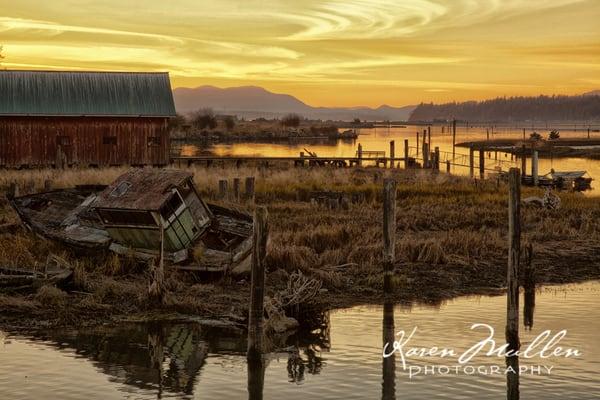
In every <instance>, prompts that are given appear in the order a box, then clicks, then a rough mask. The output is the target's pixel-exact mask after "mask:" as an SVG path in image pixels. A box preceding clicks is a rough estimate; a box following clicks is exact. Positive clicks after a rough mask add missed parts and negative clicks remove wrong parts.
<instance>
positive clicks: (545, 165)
mask: <svg viewBox="0 0 600 400" xmlns="http://www.w3.org/2000/svg"><path fill="white" fill-rule="evenodd" d="M599 127H600V126H598V125H593V126H592V129H598V128H599ZM423 128H424V127H422V126H412V125H408V126H407V127H406V128H398V127H392V128H389V129H388V128H387V127H386V128H375V129H360V130H359V133H360V136H359V138H358V139H356V140H327V139H321V140H310V139H303V140H301V141H300V140H296V139H293V140H290V141H286V142H277V143H255V142H251V143H238V142H236V143H219V144H200V143H198V142H195V143H182V142H174V149H173V152H174V154H175V155H183V156H196V155H208V154H214V155H219V156H224V155H231V156H294V157H295V156H298V155H299V153H300V152H301V151H304V149H305V148H306V149H308V150H310V151H313V152H316V153H317V155H319V156H331V157H334V156H337V157H342V156H345V157H348V156H354V155H355V154H356V150H357V147H358V144H359V143H360V144H362V146H363V150H367V151H385V152H386V155H389V142H390V140H394V141H395V143H396V157H403V155H404V139H408V140H409V146H410V147H411V148H416V132H417V131H420V132H422V131H423ZM526 129H527V134H526V135H527V137H528V136H529V134H530V133H531V132H532V129H531V128H530V127H529V128H526ZM488 130H489V132H490V139H501V138H515V137H518V138H521V137H522V136H523V130H522V129H521V128H518V129H517V128H512V127H496V128H494V129H493V130H492V129H490V128H485V127H483V128H482V127H473V128H471V127H470V128H468V129H467V128H466V127H464V126H462V127H461V126H458V127H457V135H456V142H457V143H460V142H466V141H473V140H483V139H486V138H487V131H488ZM536 131H537V132H539V133H540V134H542V136H544V137H547V136H548V132H549V130H548V129H546V128H545V127H543V128H536ZM560 135H561V137H562V138H581V137H587V126H586V130H582V127H581V126H580V127H579V128H577V130H574V127H573V126H572V125H570V126H569V127H568V128H567V127H565V129H560ZM431 136H432V140H431V141H432V146H433V147H435V146H438V147H439V148H440V151H441V152H447V153H448V156H450V154H451V153H452V134H451V130H449V129H448V127H444V132H442V127H441V126H433V127H432V131H431ZM591 138H595V139H600V133H598V132H591ZM419 143H420V144H422V134H421V136H420V142H419ZM419 152H420V149H419ZM456 153H457V154H464V155H466V157H468V153H469V151H468V149H466V148H461V147H457V148H456ZM415 155H416V154H415V149H411V156H415ZM444 156H445V155H444V154H442V157H441V159H442V162H443V161H445V157H444ZM466 157H465V158H464V159H463V160H457V161H458V162H457V163H459V164H464V165H468V158H466ZM496 158H497V159H498V160H500V163H501V164H502V165H499V164H500V163H499V162H498V161H497V160H496ZM510 162H511V155H510V154H508V153H503V152H498V154H497V155H496V154H495V153H493V152H492V153H489V154H488V158H487V159H486V168H490V169H493V168H494V167H495V166H496V165H499V166H501V167H502V169H503V170H505V171H506V170H508V168H509V167H510ZM475 163H476V168H477V166H478V165H479V164H478V159H477V155H476V160H475ZM513 165H514V166H518V167H520V163H519V164H518V165H517V164H516V161H515V164H513ZM441 168H442V169H443V170H445V167H444V166H441ZM530 168H531V164H530V163H529V162H528V173H531V169H530ZM552 168H554V169H555V170H556V171H588V173H589V174H590V176H592V178H596V179H600V160H590V159H585V158H557V159H550V158H541V159H540V161H539V172H540V174H541V175H543V174H546V173H549V172H550V169H552ZM452 172H453V173H456V174H461V175H467V174H468V173H469V169H468V167H460V166H456V167H454V166H453V167H452ZM592 186H595V185H594V184H593V183H592ZM591 193H592V194H593V195H600V191H598V190H596V191H592V192H591Z"/></svg>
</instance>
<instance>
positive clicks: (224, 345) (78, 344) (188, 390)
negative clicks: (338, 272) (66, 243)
mask: <svg viewBox="0 0 600 400" xmlns="http://www.w3.org/2000/svg"><path fill="white" fill-rule="evenodd" d="M522 303H523V302H522ZM505 304H506V303H505V297H504V296H498V297H462V298H458V299H454V300H452V301H448V302H446V303H444V304H441V305H437V306H424V305H414V306H412V307H408V306H398V305H397V306H393V307H392V306H391V305H386V306H385V307H384V306H361V307H354V308H350V309H345V310H337V311H332V312H331V313H329V315H328V316H325V318H324V323H323V324H322V326H321V328H320V329H315V330H314V331H312V332H305V333H302V334H300V335H295V336H290V337H288V338H287V340H286V341H285V343H280V344H277V345H276V346H277V347H279V348H281V350H280V351H278V352H274V353H270V354H268V355H267V361H266V367H265V369H264V383H263V385H261V384H260V382H261V377H262V374H261V370H260V368H256V367H253V368H251V369H250V373H249V370H248V366H247V361H246V357H245V355H244V350H245V346H246V345H245V341H244V340H243V338H241V334H240V333H239V332H237V331H234V330H222V329H220V330H217V329H214V328H204V327H200V326H198V325H196V324H162V325H157V324H154V325H122V326H119V327H100V328H95V329H86V330H82V331H78V332H74V331H60V332H59V331H53V332H45V333H37V334H33V335H23V334H19V333H12V332H11V333H9V332H1V331H0V393H1V398H2V399H36V398H53V399H88V400H92V399H119V398H131V399H138V398H139V399H152V398H178V399H182V398H190V399H192V398H193V399H237V398H248V397H249V391H250V392H251V393H252V396H250V398H260V395H262V396H263V398H265V399H286V400H291V399H342V398H343V399H376V398H385V399H393V398H397V399H503V398H506V377H505V376H504V375H503V374H497V375H490V374H488V375H485V374H482V373H474V374H467V373H466V371H465V372H463V373H459V374H454V373H450V374H439V373H436V374H434V375H431V374H427V375H424V374H419V375H416V376H413V377H412V379H411V378H409V372H408V371H407V370H404V369H403V368H402V362H401V359H400V357H399V356H398V354H396V357H395V359H391V358H388V359H385V360H384V359H383V358H382V355H381V353H382V346H383V343H384V341H387V340H386V336H389V334H390V332H398V331H400V330H405V331H411V330H412V329H413V328H414V327H417V332H416V333H415V336H414V337H413V339H411V342H410V345H411V346H418V347H427V348H429V347H431V346H437V347H440V348H442V347H445V348H454V349H456V350H457V352H461V351H464V350H466V349H467V348H468V347H470V346H472V345H473V344H475V343H476V342H477V341H479V340H481V339H482V338H483V337H484V336H485V335H484V333H483V331H471V330H470V327H471V325H472V324H473V323H485V324H489V325H491V326H492V327H494V328H495V330H496V334H495V339H496V340H497V341H498V342H499V343H504V341H503V337H504V333H503V332H504V323H505V314H506V311H505V310H506V305H505ZM384 311H385V312H384ZM384 317H385V318H384ZM521 317H522V315H521ZM547 329H549V330H552V332H558V331H559V330H562V329H566V330H567V336H566V337H565V338H564V339H563V340H562V342H561V346H563V347H565V348H577V349H578V350H579V351H580V352H581V353H582V355H581V356H579V357H574V358H551V359H546V360H542V359H540V358H539V357H538V358H533V359H529V360H525V359H523V357H521V360H520V362H521V366H532V365H545V366H547V367H552V368H553V369H552V372H551V373H550V374H547V373H545V372H544V373H543V374H542V375H535V374H534V375H531V374H524V375H522V376H521V378H520V392H521V398H522V399H598V398H599V393H600V379H599V378H598V374H599V373H600V336H599V335H598V332H600V282H590V283H585V284H579V285H567V286H560V287H546V288H543V289H540V290H538V292H537V295H536V299H535V309H534V315H533V326H532V327H531V329H530V330H529V329H527V328H525V327H524V326H523V319H522V318H521V342H522V343H523V346H526V345H527V344H528V343H530V342H531V340H532V339H533V338H534V337H535V336H537V335H538V334H540V333H541V332H543V331H544V330H547ZM387 339H389V337H388V338H387ZM407 365H408V366H411V365H412V366H421V367H423V366H425V365H427V366H429V367H430V368H431V367H432V366H433V367H436V366H437V367H440V366H451V365H456V360H455V359H447V358H440V357H434V358H426V359H419V358H417V357H410V358H409V359H408V360H407ZM470 365H473V366H480V367H482V368H483V369H482V371H489V370H490V368H491V367H493V366H498V367H499V368H504V365H505V364H504V359H503V358H495V357H483V356H478V357H476V358H474V359H473V360H472V361H471V363H470ZM248 382H251V383H250V387H249V383H248Z"/></svg>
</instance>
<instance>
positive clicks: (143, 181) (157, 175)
mask: <svg viewBox="0 0 600 400" xmlns="http://www.w3.org/2000/svg"><path fill="white" fill-rule="evenodd" d="M193 176H194V175H193V174H191V173H189V172H185V171H181V170H177V169H153V168H136V169H132V170H130V171H129V172H126V173H125V174H123V175H121V176H120V177H118V178H117V179H116V180H115V181H114V182H113V183H111V184H110V185H109V186H108V187H107V188H106V189H104V190H103V191H102V193H100V194H99V195H98V197H97V198H96V200H95V201H94V203H93V204H92V207H93V208H116V209H126V210H148V211H156V210H159V209H160V207H162V205H163V204H164V203H165V202H166V201H167V200H168V199H169V198H170V197H171V194H172V192H171V189H172V188H177V187H179V186H181V185H182V184H183V183H185V182H186V181H187V180H188V179H191V178H192V177H193Z"/></svg>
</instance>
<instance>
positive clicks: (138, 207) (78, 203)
mask: <svg viewBox="0 0 600 400" xmlns="http://www.w3.org/2000/svg"><path fill="white" fill-rule="evenodd" d="M192 177H193V176H192V175H191V174H189V173H187V172H183V171H179V170H166V169H165V170H152V169H135V170H131V171H129V172H128V173H126V174H124V175H122V176H121V177H119V178H118V179H117V180H116V181H115V182H113V183H112V184H111V185H109V186H80V187H76V188H74V189H65V190H54V191H50V192H45V193H38V194H32V195H27V196H22V197H17V198H13V199H11V205H12V206H13V208H14V209H15V210H16V212H17V214H18V215H19V217H20V218H21V220H22V221H23V223H24V225H25V226H26V227H27V228H29V229H30V230H31V231H33V232H35V233H37V234H39V235H41V236H43V237H46V238H49V239H52V240H56V241H59V242H62V243H64V244H66V245H68V246H70V247H73V248H75V249H78V250H92V251H100V250H106V249H108V250H111V251H113V252H115V253H117V254H120V255H123V256H134V257H135V258H136V259H138V260H140V261H149V260H151V259H156V258H157V257H158V256H159V254H160V248H161V240H162V247H163V250H164V251H163V257H164V259H165V261H167V263H168V264H181V265H180V268H181V269H187V270H196V271H223V272H224V271H227V270H229V269H231V268H233V267H235V266H237V265H239V264H242V263H245V262H248V258H249V257H248V256H249V255H250V252H251V249H252V226H253V225H252V217H251V216H250V215H249V214H247V213H244V212H242V211H238V210H235V209H231V208H225V207H221V206H218V205H213V204H207V203H205V202H204V201H203V200H202V199H201V198H200V196H199V195H198V192H197V190H196V188H195V187H194V184H193V182H192Z"/></svg>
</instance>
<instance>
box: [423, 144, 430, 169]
mask: <svg viewBox="0 0 600 400" xmlns="http://www.w3.org/2000/svg"><path fill="white" fill-rule="evenodd" d="M423 168H429V145H428V144H427V143H426V142H423Z"/></svg>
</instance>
